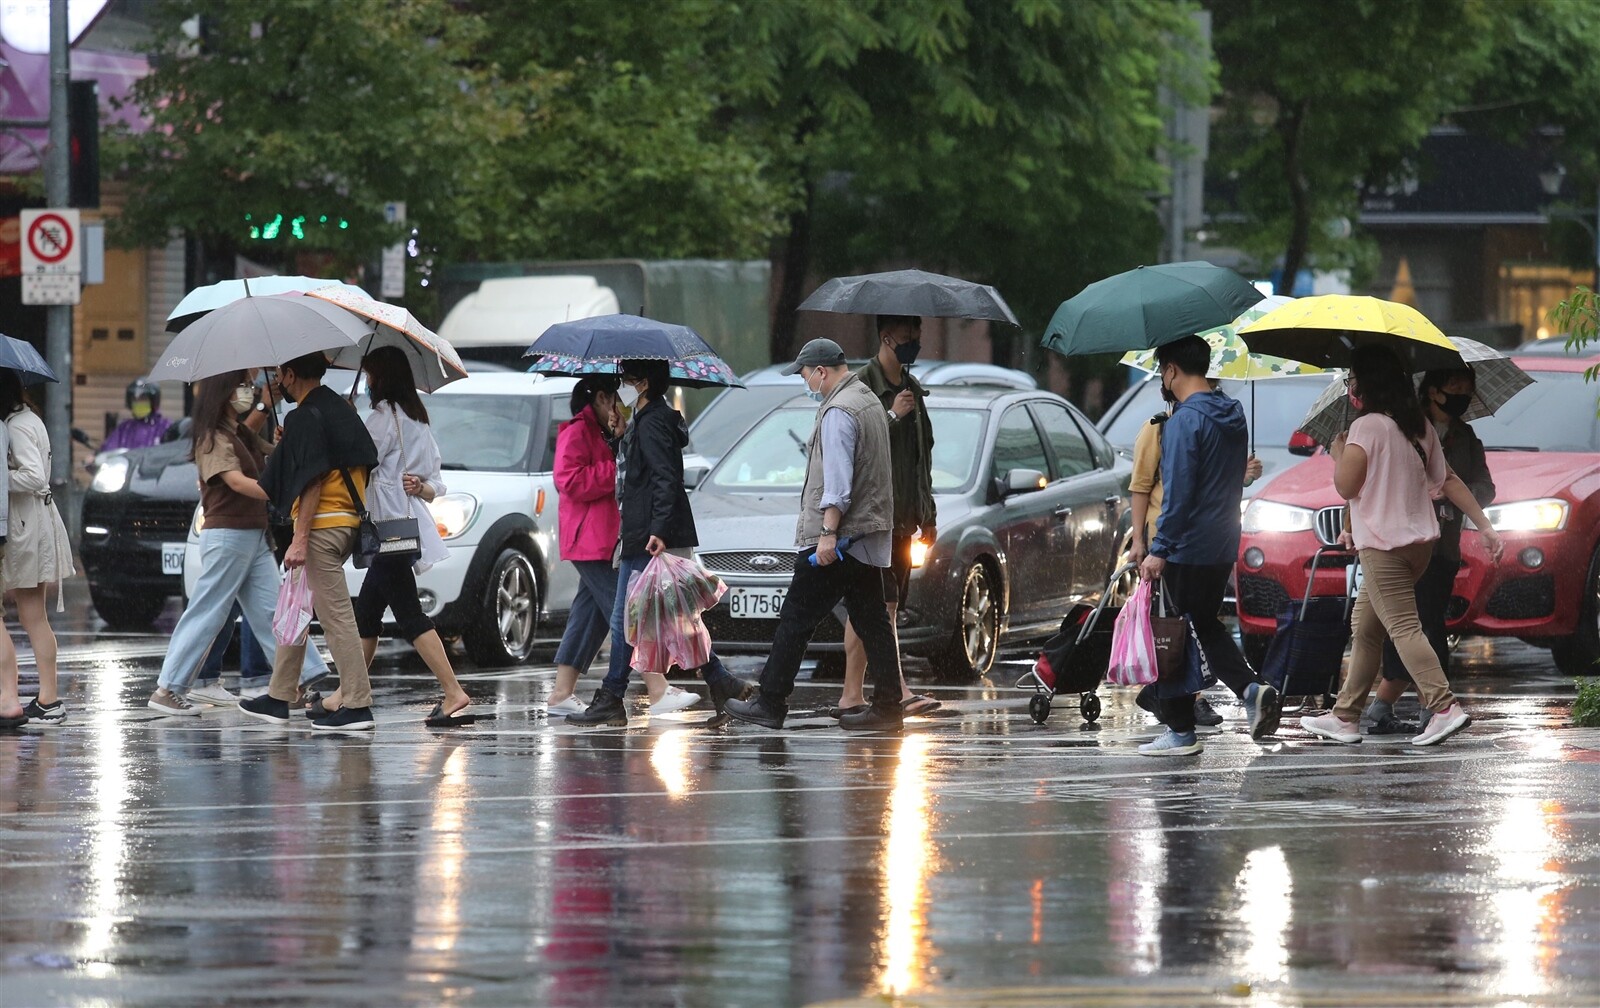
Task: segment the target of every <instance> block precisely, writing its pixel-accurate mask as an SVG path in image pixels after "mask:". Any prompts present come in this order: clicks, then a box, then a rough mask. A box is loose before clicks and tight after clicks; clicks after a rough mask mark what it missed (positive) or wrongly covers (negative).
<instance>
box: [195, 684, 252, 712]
mask: <svg viewBox="0 0 1600 1008" xmlns="http://www.w3.org/2000/svg"><path fill="white" fill-rule="evenodd" d="M184 699H185V700H190V701H193V700H198V701H200V702H201V703H208V704H210V705H212V706H213V707H234V706H237V705H238V703H239V698H238V697H237V696H235V695H234V694H232V693H229V692H228V690H227V688H226V687H224V686H223V685H222V683H221V682H214V683H207V684H206V685H204V686H196V687H194V688H193V689H191V690H190V691H189V692H187V693H185V694H184Z"/></svg>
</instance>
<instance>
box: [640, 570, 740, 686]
mask: <svg viewBox="0 0 1600 1008" xmlns="http://www.w3.org/2000/svg"><path fill="white" fill-rule="evenodd" d="M726 590H727V589H726V587H725V586H724V585H723V584H722V582H721V580H720V579H718V578H717V577H715V576H714V575H711V574H708V573H706V571H705V570H704V569H702V568H701V566H700V565H699V564H697V563H695V562H694V561H693V560H689V559H686V558H684V557H678V556H673V555H672V554H670V553H662V554H661V555H660V556H657V557H655V558H653V559H652V560H651V561H650V562H649V563H648V564H646V565H645V568H644V570H642V571H640V572H639V573H637V574H635V575H634V576H633V577H632V578H631V579H630V580H629V582H628V601H627V608H626V614H627V615H626V620H625V631H626V636H627V638H628V643H630V644H632V645H633V660H632V661H631V662H630V663H629V664H630V665H631V667H632V668H634V669H635V670H637V671H640V672H665V671H667V670H668V669H670V668H671V667H672V666H674V665H676V666H678V667H679V668H683V669H692V668H699V667H700V666H701V665H704V664H705V663H706V662H708V661H710V660H711V634H710V633H709V632H708V631H707V630H706V628H705V624H704V623H702V622H701V620H700V613H701V612H702V611H704V610H705V609H708V608H710V607H711V606H713V605H716V603H717V600H718V599H720V598H721V597H722V594H723V592H724V591H726Z"/></svg>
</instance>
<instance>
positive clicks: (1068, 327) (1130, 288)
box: [1043, 262, 1262, 356]
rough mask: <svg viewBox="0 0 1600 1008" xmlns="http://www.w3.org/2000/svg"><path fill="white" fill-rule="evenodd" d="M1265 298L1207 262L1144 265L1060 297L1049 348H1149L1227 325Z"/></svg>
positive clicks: (1063, 350) (1081, 351)
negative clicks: (1061, 300) (1063, 297)
mask: <svg viewBox="0 0 1600 1008" xmlns="http://www.w3.org/2000/svg"><path fill="white" fill-rule="evenodd" d="M1261 298H1262V294H1261V292H1260V291H1258V290H1256V289H1255V287H1254V286H1253V285H1252V284H1251V283H1250V282H1249V281H1248V280H1246V279H1245V278H1244V277H1242V276H1240V275H1239V274H1237V273H1235V272H1234V271H1233V270H1231V269H1225V268H1223V267H1221V266H1213V265H1211V264H1210V263H1208V262H1182V263H1167V264H1166V265H1162V266H1140V267H1138V268H1137V269H1131V270H1128V271H1127V272H1126V273H1118V274H1117V275H1116V276H1113V277H1107V278H1106V279H1104V280H1096V281H1095V282H1094V283H1092V284H1090V285H1089V286H1087V287H1085V288H1084V289H1083V290H1081V291H1079V292H1078V293H1077V294H1074V295H1073V296H1072V297H1070V298H1068V299H1067V300H1065V301H1063V302H1061V307H1059V308H1057V309H1056V313H1055V316H1054V317H1053V318H1051V319H1050V325H1049V326H1048V327H1047V328H1046V329H1045V333H1044V340H1043V345H1044V346H1045V347H1047V348H1048V349H1051V350H1054V351H1056V352H1057V353H1060V354H1066V355H1068V356H1072V355H1076V354H1093V353H1121V352H1123V351H1125V350H1151V349H1154V348H1155V347H1158V346H1161V345H1162V344H1163V343H1171V342H1172V341H1173V340H1178V339H1182V338H1183V337H1185V336H1193V335H1195V334H1196V333H1203V332H1206V331H1208V330H1211V329H1215V328H1216V327H1218V326H1222V325H1227V324H1228V323H1229V322H1232V321H1233V320H1234V319H1236V318H1238V317H1239V314H1240V313H1241V312H1243V311H1244V310H1245V309H1246V308H1250V307H1252V306H1253V305H1256V304H1258V303H1260V301H1261ZM1252 349H1254V348H1252Z"/></svg>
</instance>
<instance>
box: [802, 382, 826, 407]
mask: <svg viewBox="0 0 1600 1008" xmlns="http://www.w3.org/2000/svg"><path fill="white" fill-rule="evenodd" d="M806 398H807V399H810V400H811V401H812V402H818V403H819V402H821V401H822V400H823V398H824V396H823V394H822V390H821V389H814V388H812V387H811V379H809V378H807V379H806Z"/></svg>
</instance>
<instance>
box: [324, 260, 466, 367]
mask: <svg viewBox="0 0 1600 1008" xmlns="http://www.w3.org/2000/svg"><path fill="white" fill-rule="evenodd" d="M306 300H307V301H308V302H311V303H312V304H313V307H315V306H317V305H329V306H337V308H338V309H341V310H343V311H346V312H353V313H354V314H356V315H359V316H360V317H361V318H363V319H366V320H367V321H368V322H370V323H372V326H371V331H370V332H369V333H368V334H367V335H365V336H364V337H362V339H361V342H360V343H359V344H356V345H354V346H348V347H341V348H340V349H339V350H338V352H337V353H330V354H329V355H328V359H329V362H330V363H331V364H332V365H333V366H334V367H342V368H350V369H351V370H360V369H361V361H362V360H363V358H365V357H366V355H367V354H369V353H371V352H372V351H373V350H375V349H377V348H378V347H383V346H392V347H398V348H399V349H400V350H402V351H404V353H405V355H406V362H407V363H408V364H410V365H411V376H412V377H413V378H414V379H415V380H416V383H417V388H419V389H421V390H422V391H424V392H433V391H435V390H437V389H440V388H443V387H444V386H446V385H448V384H450V383H451V382H453V381H459V380H460V379H462V378H465V377H466V376H467V368H466V365H465V364H463V363H461V356H460V355H459V354H457V353H456V349H455V347H453V346H451V345H450V341H449V340H446V339H445V338H444V337H443V336H440V335H439V334H438V333H436V332H434V331H433V330H432V329H429V328H428V327H427V326H425V325H423V324H422V323H421V322H419V321H417V317H416V316H415V315H412V314H411V313H410V312H409V311H406V310H405V309H404V308H402V307H400V306H399V305H392V304H388V303H386V302H383V301H376V300H374V299H372V298H370V297H368V296H367V295H366V294H364V293H362V292H361V291H359V290H356V289H354V288H351V287H346V286H344V285H337V286H330V287H322V288H319V289H317V290H313V291H307V292H306ZM322 310H323V311H327V310H329V309H327V308H324V309H322Z"/></svg>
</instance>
